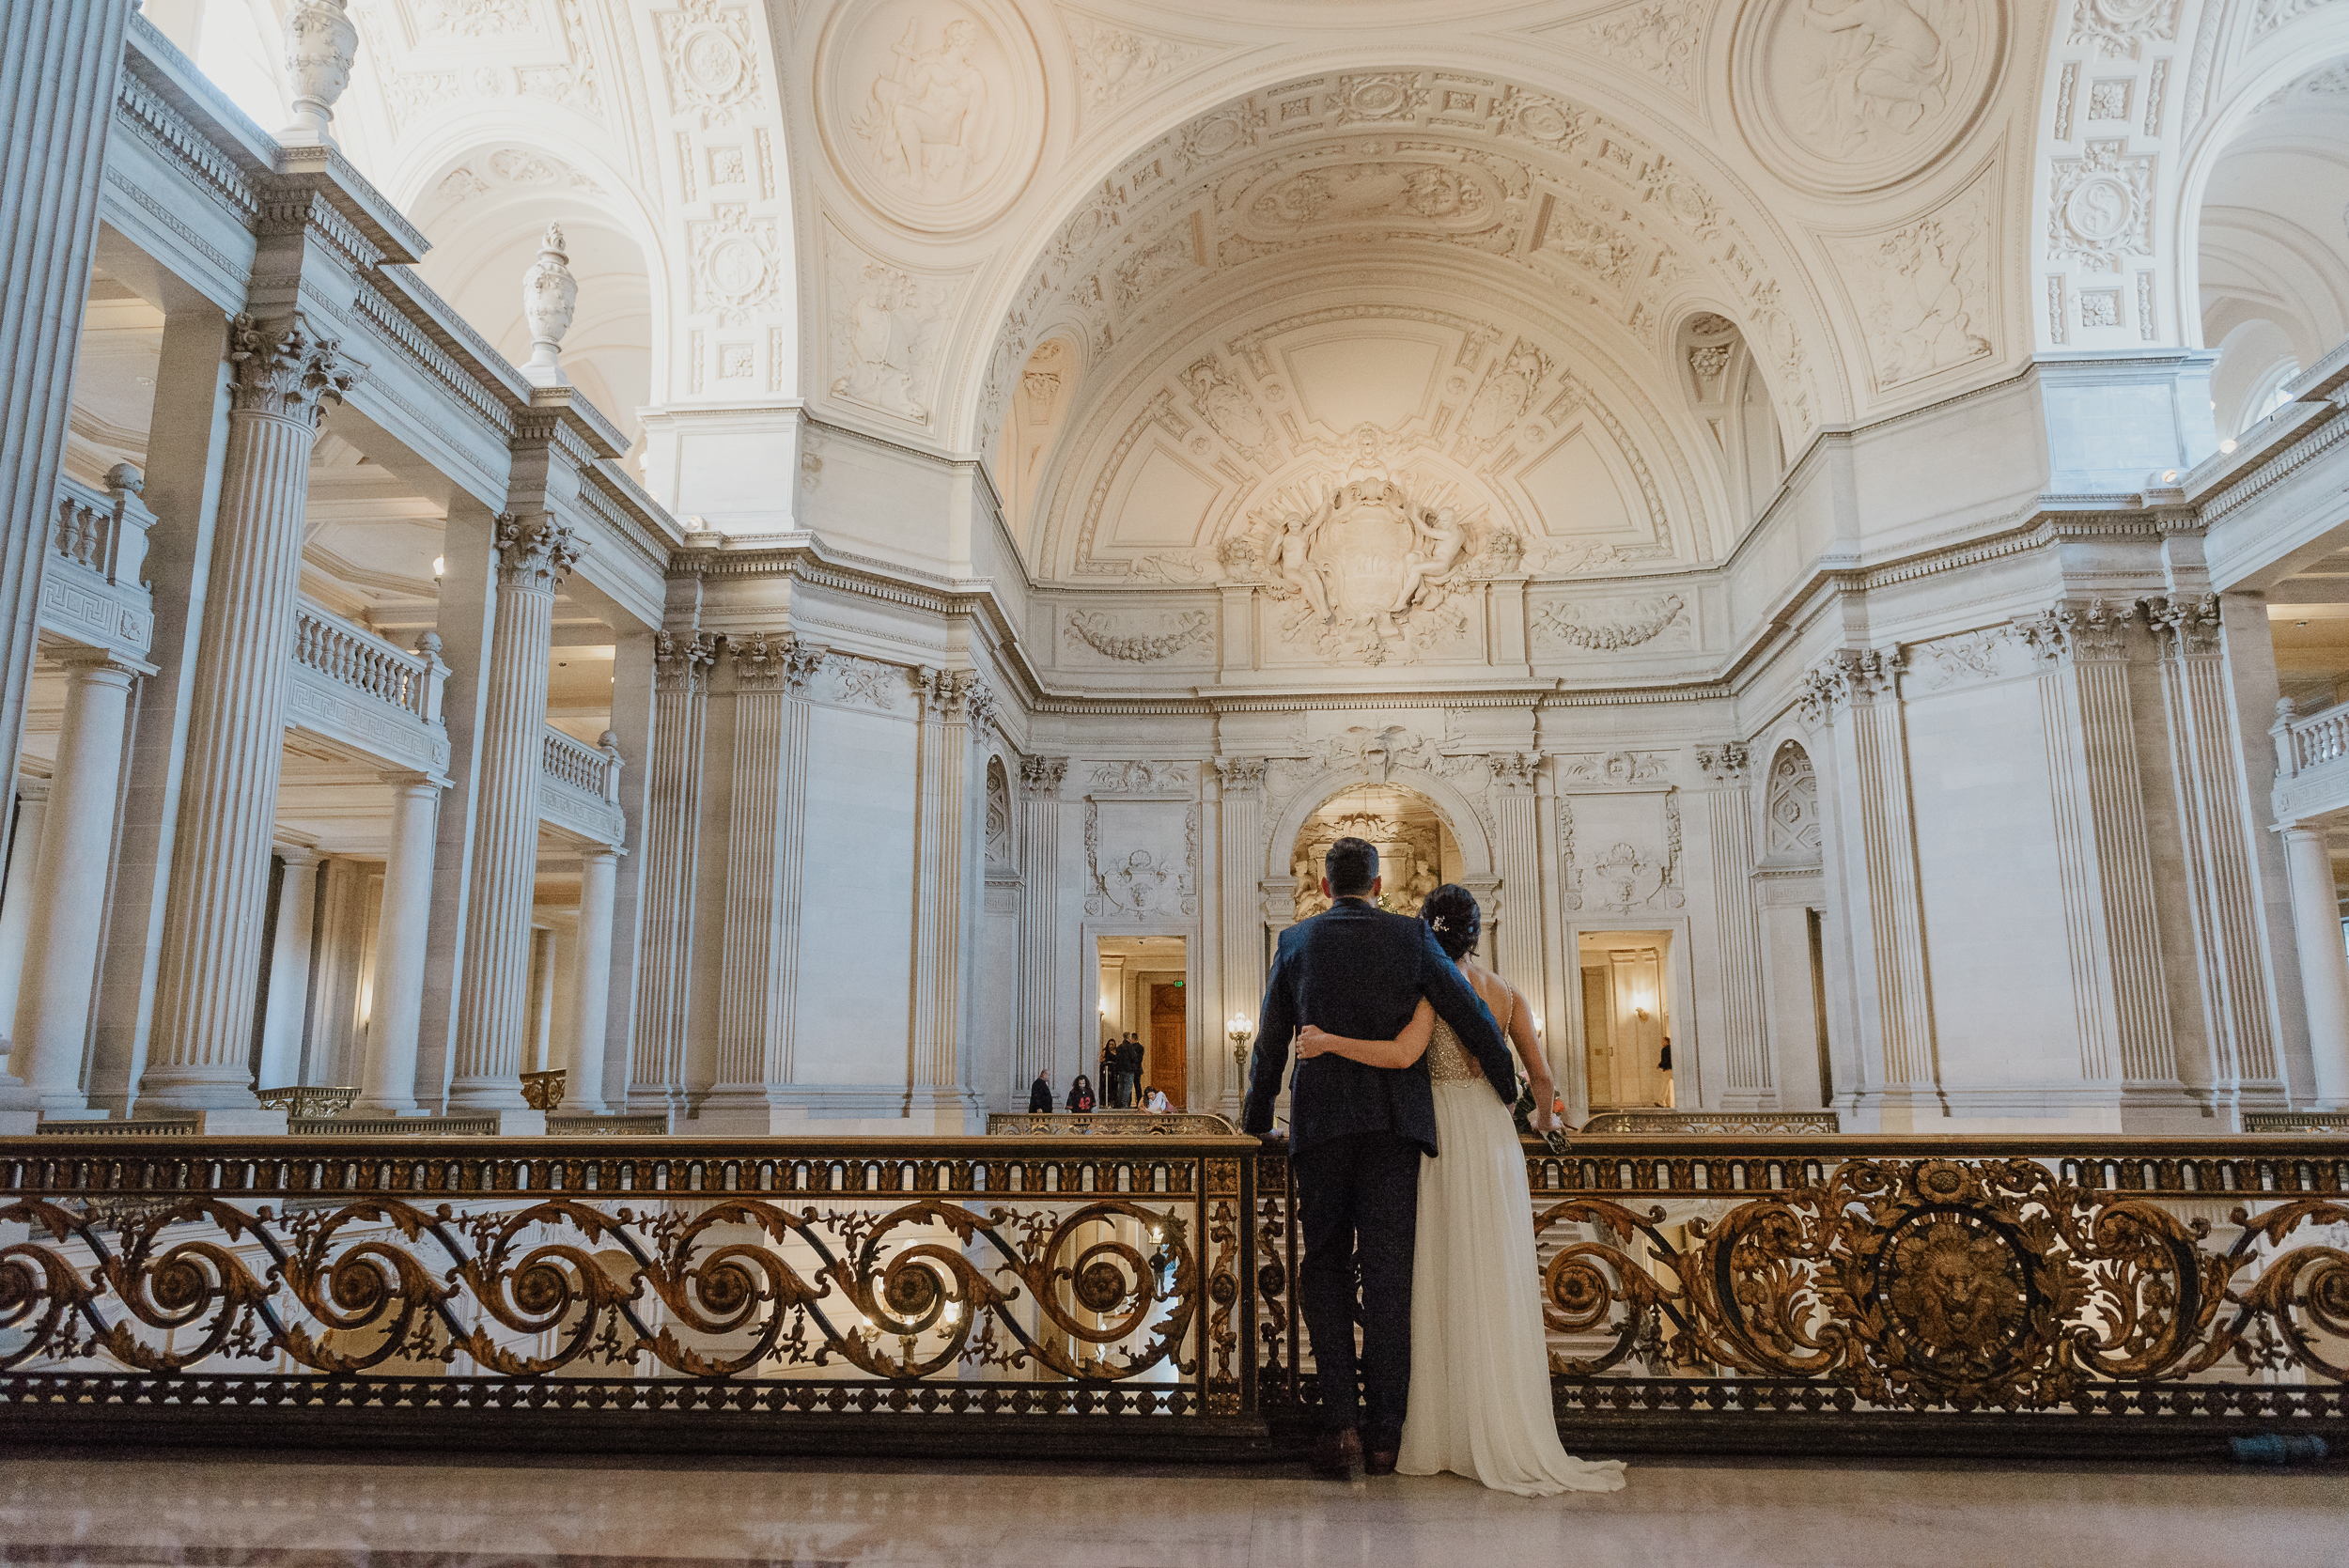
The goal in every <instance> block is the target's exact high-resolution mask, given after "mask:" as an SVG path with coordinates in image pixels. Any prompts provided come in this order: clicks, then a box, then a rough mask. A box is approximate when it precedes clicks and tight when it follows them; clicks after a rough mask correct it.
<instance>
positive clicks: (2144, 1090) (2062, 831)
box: [2021, 600, 2338, 1131]
mask: <svg viewBox="0 0 2349 1568" xmlns="http://www.w3.org/2000/svg"><path fill="white" fill-rule="evenodd" d="M2130 619H2131V617H2130V616H2129V614H2128V613H2127V611H2126V610H2119V611H2115V610H2113V609H2110V608H2108V606H2107V605H2106V604H2105V603H2104V602H2103V601H2102V600H2092V601H2091V602H2090V603H2088V604H2085V605H2080V604H2074V603H2064V604H2060V605H2057V606H2056V607H2054V608H2053V609H2050V610H2047V611H2044V612H2042V613H2040V614H2039V615H2037V616H2035V617H2032V618H2031V619H2030V620H2028V621H2025V622H2023V623H2021V629H2022V633H2023V637H2024V640H2025V641H2026V642H2027V643H2028V644H2030V647H2031V649H2032V651H2033V652H2034V653H2035V654H2037V656H2038V658H2039V660H2040V674H2039V710H2040V723H2041V728H2042V730H2043V731H2044V733H2045V734H2046V755H2047V779H2048V784H2049V791H2050V804H2051V805H2052V806H2053V808H2054V813H2053V815H2054V817H2055V825H2056V849H2057V864H2058V867H2059V870H2060V873H2061V893H2062V895H2063V920H2064V934H2065V938H2066V945H2067V947H2068V949H2069V954H2068V955H2069V957H2070V959H2071V970H2072V989H2073V1003H2074V1009H2073V1010H2074V1017H2075V1019H2076V1027H2077V1030H2078V1032H2079V1046H2080V1056H2079V1072H2080V1077H2081V1078H2082V1079H2084V1080H2087V1081H2089V1082H2092V1083H2113V1082H2115V1081H2116V1080H2117V1083H2118V1087H2117V1090H2116V1094H2117V1097H2118V1098H2119V1099H2120V1102H2121V1110H2122V1117H2123V1123H2122V1125H2123V1126H2124V1127H2127V1128H2129V1129H2130V1130H2132V1131H2134V1130H2137V1126H2136V1123H2137V1121H2138V1119H2139V1118H2140V1117H2146V1116H2151V1117H2154V1118H2159V1117H2160V1116H2161V1114H2162V1112H2163V1111H2165V1110H2167V1111H2168V1112H2169V1113H2170V1115H2172V1116H2177V1115H2181V1114H2183V1115H2184V1116H2187V1117H2191V1118H2192V1119H2193V1120H2194V1121H2197V1122H2199V1121H2200V1119H2201V1110H2199V1108H2197V1107H2195V1106H2194V1105H2193V1104H2192V1102H2191V1100H2190V1099H2189V1097H2188V1094H2187V1091H2186V1088H2185V1086H2184V1084H2183V1082H2182V1080H2181V1078H2180V1074H2179V1066H2180V1063H2179V1057H2178V1049H2177V1040H2176V1034H2175V1032H2174V1031H2173V1030H2172V1029H2171V1027H2170V1002H2169V992H2168V986H2167V984H2166V982H2165V980H2164V977H2163V963H2162V951H2161V925H2160V920H2159V916H2158V914H2157V913H2156V909H2155V901H2156V894H2155V872H2154V862H2153V852H2152V836H2151V834H2150V833H2149V832H2148V831H2147V828H2146V822H2145V790H2144V781H2143V777H2142V775H2141V773H2140V771H2139V765H2138V756H2137V736H2136V725H2135V721H2134V719H2133V717H2132V714H2131V711H2130V702H2129V662H2128V660H2129V655H2128V623H2129V621H2130ZM2336 945H2338V944H2336ZM2154 1125H2155V1126H2159V1125H2160V1123H2159V1121H2158V1120H2155V1123H2154ZM2179 1130H2185V1129H2184V1127H2183V1126H2182V1127H2181V1128H2180V1129H2179Z"/></svg>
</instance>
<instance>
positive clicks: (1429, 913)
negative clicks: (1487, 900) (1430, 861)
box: [1419, 882, 1485, 962]
mask: <svg viewBox="0 0 2349 1568" xmlns="http://www.w3.org/2000/svg"><path fill="white" fill-rule="evenodd" d="M1419 918H1420V919H1422V920H1423V921H1425V922H1426V923H1427V928H1428V929H1429V930H1431V931H1433V932H1435V934H1436V945H1437V946H1438V947H1440V948H1442V949H1443V952H1444V956H1445V957H1447V958H1450V959H1453V960H1454V961H1455V962H1456V961H1458V959H1459V957H1460V955H1462V954H1464V953H1468V952H1470V951H1472V950H1473V949H1474V948H1475V946H1476V939H1477V938H1478V937H1479V936H1480V935H1482V934H1483V932H1484V929H1485V911H1484V910H1482V909H1479V908H1477V907H1476V895H1475V894H1474V893H1470V892H1469V891H1468V889H1466V888H1464V887H1462V886H1461V885H1460V884H1459V883H1457V882H1446V883H1445V884H1444V885H1443V886H1442V887H1439V888H1438V889H1437V890H1436V891H1435V892H1433V893H1429V894H1428V895H1427V902H1426V903H1424V904H1422V905H1421V906H1420V907H1419Z"/></svg>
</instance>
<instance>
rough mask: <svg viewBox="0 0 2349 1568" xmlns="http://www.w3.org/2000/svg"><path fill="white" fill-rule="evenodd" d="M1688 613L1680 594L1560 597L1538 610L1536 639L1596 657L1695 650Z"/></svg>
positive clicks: (1536, 641)
mask: <svg viewBox="0 0 2349 1568" xmlns="http://www.w3.org/2000/svg"><path fill="white" fill-rule="evenodd" d="M1688 609H1689V606H1688V598H1686V597H1685V596H1683V595H1680V594H1659V595H1653V596H1650V595H1636V596H1633V597H1630V598H1608V599H1560V600H1556V601H1554V602H1552V603H1549V604H1546V605H1544V606H1542V607H1541V608H1540V609H1539V610H1537V611H1535V612H1534V613H1533V618H1532V631H1533V641H1534V642H1535V643H1536V644H1552V645H1555V646H1557V647H1561V648H1580V649H1583V650H1586V651H1588V652H1592V653H1619V652H1622V651H1625V650H1626V649H1630V648H1645V649H1648V650H1649V651H1651V652H1661V651H1663V650H1665V649H1667V648H1687V647H1692V646H1694V645H1695V643H1696V636H1695V631H1696V628H1695V623H1694V621H1693V620H1692V619H1691V617H1690V615H1689V613H1688ZM1668 633H1669V634H1670V635H1668Z"/></svg>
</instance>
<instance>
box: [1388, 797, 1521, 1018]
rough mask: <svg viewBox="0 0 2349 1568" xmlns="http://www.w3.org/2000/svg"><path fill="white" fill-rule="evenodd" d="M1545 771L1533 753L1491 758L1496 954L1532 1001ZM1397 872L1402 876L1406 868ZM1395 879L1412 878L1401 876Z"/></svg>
mask: <svg viewBox="0 0 2349 1568" xmlns="http://www.w3.org/2000/svg"><path fill="white" fill-rule="evenodd" d="M1540 766H1541V757H1540V755H1539V754H1538V753H1531V752H1527V753H1508V752H1504V753H1496V754H1495V755H1494V756H1493V757H1492V758H1491V767H1492V772H1493V784H1492V806H1493V820H1494V823H1495V827H1496V831H1495V833H1494V844H1493V870H1494V871H1496V872H1498V873H1500V876H1501V898H1500V905H1501V908H1500V909H1499V910H1498V911H1497V912H1498V914H1499V916H1500V919H1499V922H1498V924H1499V925H1500V930H1499V931H1498V932H1496V933H1495V935H1496V938H1497V940H1496V942H1495V944H1494V945H1495V947H1496V949H1497V952H1496V953H1495V956H1496V957H1497V958H1499V959H1500V966H1499V967H1500V970H1501V978H1502V979H1503V980H1506V981H1507V982H1508V983H1509V984H1510V985H1512V986H1516V987H1517V990H1518V992H1519V993H1520V994H1522V995H1523V996H1524V997H1525V998H1526V999H1527V1000H1528V1001H1529V1002H1531V1001H1536V1000H1537V999H1539V998H1540V997H1541V996H1542V995H1543V994H1544V990H1543V986H1542V916H1541V902H1540V900H1541V885H1542V884H1541V868H1540V856H1541V835H1540V833H1539V832H1537V831H1535V829H1534V825H1533V806H1534V800H1535V795H1534V787H1533V784H1534V772H1535V769H1536V768H1539V767H1540ZM1397 870H1398V873H1400V870H1401V868H1399V867H1398V868H1397ZM1394 879H1395V880H1396V881H1403V880H1406V879H1407V878H1406V877H1403V876H1402V875H1397V876H1396V877H1395V878H1394ZM1487 918H1488V919H1489V918H1491V917H1490V916H1488V917H1487ZM1544 1021H1545V1022H1547V1021H1548V1020H1547V1019H1545V1020H1544Z"/></svg>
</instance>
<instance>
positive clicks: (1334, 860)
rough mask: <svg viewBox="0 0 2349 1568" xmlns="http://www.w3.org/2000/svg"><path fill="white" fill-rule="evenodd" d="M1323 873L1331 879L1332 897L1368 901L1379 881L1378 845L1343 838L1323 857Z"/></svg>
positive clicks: (1367, 841)
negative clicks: (1373, 886) (1374, 884)
mask: <svg viewBox="0 0 2349 1568" xmlns="http://www.w3.org/2000/svg"><path fill="white" fill-rule="evenodd" d="M1321 874H1322V875H1323V876H1324V877H1329V878H1330V897H1332V898H1365V897H1368V896H1369V894H1370V884H1371V883H1373V882H1376V881H1377V880H1378V846H1377V845H1374V844H1372V843H1371V842H1370V841H1369V840H1368V839H1364V838H1342V839H1340V840H1338V841H1337V843H1335V844H1333V845H1331V846H1330V853H1329V854H1327V855H1325V856H1323V857H1322V861H1321Z"/></svg>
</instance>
